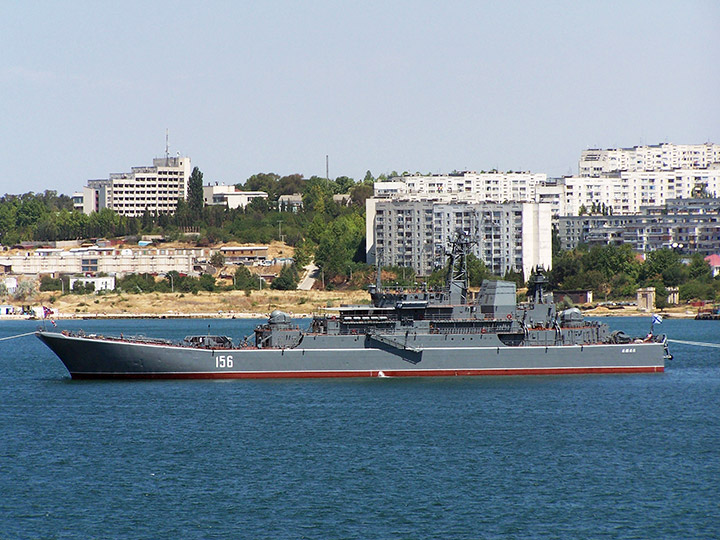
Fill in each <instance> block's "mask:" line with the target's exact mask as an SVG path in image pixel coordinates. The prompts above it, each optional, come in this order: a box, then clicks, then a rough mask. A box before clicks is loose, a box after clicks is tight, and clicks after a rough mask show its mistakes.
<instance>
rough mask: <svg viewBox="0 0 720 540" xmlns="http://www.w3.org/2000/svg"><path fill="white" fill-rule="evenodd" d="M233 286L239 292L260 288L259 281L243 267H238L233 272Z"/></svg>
mask: <svg viewBox="0 0 720 540" xmlns="http://www.w3.org/2000/svg"><path fill="white" fill-rule="evenodd" d="M233 286H234V287H235V288H236V289H238V290H241V291H248V290H251V289H259V288H260V279H259V278H258V277H257V276H256V275H254V274H253V273H251V272H250V270H248V269H247V267H245V266H238V267H237V270H235V278H234V279H233Z"/></svg>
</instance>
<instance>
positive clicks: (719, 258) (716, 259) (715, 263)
mask: <svg viewBox="0 0 720 540" xmlns="http://www.w3.org/2000/svg"><path fill="white" fill-rule="evenodd" d="M705 260H706V261H707V262H708V264H709V265H710V268H711V269H712V273H713V277H715V276H717V275H718V274H720V255H718V254H713V255H708V256H707V257H705Z"/></svg>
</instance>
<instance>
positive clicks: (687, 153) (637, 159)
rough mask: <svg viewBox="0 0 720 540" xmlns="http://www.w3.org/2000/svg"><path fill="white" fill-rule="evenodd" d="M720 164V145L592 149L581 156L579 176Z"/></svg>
mask: <svg viewBox="0 0 720 540" xmlns="http://www.w3.org/2000/svg"><path fill="white" fill-rule="evenodd" d="M713 163H720V144H713V143H705V144H670V143H663V144H657V145H650V146H634V147H632V148H610V149H607V150H601V149H589V150H584V151H583V152H582V153H581V155H580V162H579V166H578V176H592V177H598V176H603V175H605V174H608V173H612V172H616V171H670V170H673V169H705V168H707V167H710V166H711V165H712V164H713Z"/></svg>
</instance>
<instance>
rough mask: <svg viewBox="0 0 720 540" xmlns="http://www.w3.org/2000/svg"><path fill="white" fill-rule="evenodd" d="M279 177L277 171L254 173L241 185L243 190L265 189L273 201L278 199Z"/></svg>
mask: <svg viewBox="0 0 720 540" xmlns="http://www.w3.org/2000/svg"><path fill="white" fill-rule="evenodd" d="M279 179H280V176H278V175H277V174H275V173H258V174H254V175H252V176H251V177H250V178H248V179H247V180H246V181H245V184H244V185H242V186H239V187H240V189H242V190H243V191H264V192H265V193H267V194H268V197H269V198H270V200H271V201H277V198H278V187H279V186H278V180H279Z"/></svg>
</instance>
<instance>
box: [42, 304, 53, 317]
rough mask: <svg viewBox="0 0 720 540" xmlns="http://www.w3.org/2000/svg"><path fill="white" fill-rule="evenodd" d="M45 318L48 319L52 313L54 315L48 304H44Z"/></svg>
mask: <svg viewBox="0 0 720 540" xmlns="http://www.w3.org/2000/svg"><path fill="white" fill-rule="evenodd" d="M42 308H43V319H47V318H48V317H49V316H50V315H52V309H50V308H49V307H47V306H43V307H42Z"/></svg>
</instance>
